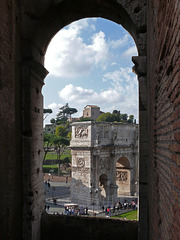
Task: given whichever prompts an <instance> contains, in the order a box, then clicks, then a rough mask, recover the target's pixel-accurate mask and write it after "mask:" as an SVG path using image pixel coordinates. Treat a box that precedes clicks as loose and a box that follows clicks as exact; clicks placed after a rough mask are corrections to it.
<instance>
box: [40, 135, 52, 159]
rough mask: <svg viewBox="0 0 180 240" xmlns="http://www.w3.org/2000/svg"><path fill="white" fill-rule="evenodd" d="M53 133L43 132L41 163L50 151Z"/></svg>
mask: <svg viewBox="0 0 180 240" xmlns="http://www.w3.org/2000/svg"><path fill="white" fill-rule="evenodd" d="M53 136H54V135H52V134H44V146H43V149H44V156H43V164H44V162H45V159H46V155H47V153H48V152H49V151H50V148H51V146H52V138H53Z"/></svg>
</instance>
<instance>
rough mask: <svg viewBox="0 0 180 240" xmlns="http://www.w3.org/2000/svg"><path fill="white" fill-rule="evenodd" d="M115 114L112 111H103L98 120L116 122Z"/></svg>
mask: <svg viewBox="0 0 180 240" xmlns="http://www.w3.org/2000/svg"><path fill="white" fill-rule="evenodd" d="M114 119H115V117H114V115H113V114H111V113H110V112H107V113H102V114H101V115H100V116H99V117H98V118H97V119H96V122H114Z"/></svg>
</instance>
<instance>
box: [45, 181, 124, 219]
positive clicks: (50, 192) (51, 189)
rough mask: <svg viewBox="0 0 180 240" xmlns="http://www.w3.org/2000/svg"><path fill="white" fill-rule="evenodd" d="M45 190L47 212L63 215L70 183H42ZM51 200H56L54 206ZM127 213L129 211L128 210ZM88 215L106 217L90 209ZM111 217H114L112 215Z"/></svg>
mask: <svg viewBox="0 0 180 240" xmlns="http://www.w3.org/2000/svg"><path fill="white" fill-rule="evenodd" d="M44 188H45V200H46V206H49V210H47V212H48V213H50V214H54V213H58V214H65V209H64V204H65V203H70V202H71V201H70V183H64V182H50V185H49V186H48V184H47V183H46V184H45V183H44ZM53 198H55V199H56V204H54V202H53ZM128 211H129V210H128ZM88 212H89V214H90V215H94V214H95V213H96V216H98V217H106V214H105V212H102V211H101V210H99V211H94V212H93V210H92V209H89V211H88ZM124 212H127V210H121V211H119V212H118V211H117V210H116V212H115V215H118V214H121V213H124ZM112 215H114V214H113V213H112Z"/></svg>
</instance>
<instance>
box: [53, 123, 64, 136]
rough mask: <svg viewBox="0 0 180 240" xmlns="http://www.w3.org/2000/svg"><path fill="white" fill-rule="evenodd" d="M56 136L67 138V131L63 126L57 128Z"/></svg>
mask: <svg viewBox="0 0 180 240" xmlns="http://www.w3.org/2000/svg"><path fill="white" fill-rule="evenodd" d="M55 135H56V136H59V137H66V136H67V130H66V128H65V127H64V126H63V125H60V126H58V127H57V128H56V131H55Z"/></svg>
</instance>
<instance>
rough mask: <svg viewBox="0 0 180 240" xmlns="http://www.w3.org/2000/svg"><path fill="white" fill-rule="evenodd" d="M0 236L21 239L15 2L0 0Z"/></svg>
mask: <svg viewBox="0 0 180 240" xmlns="http://www.w3.org/2000/svg"><path fill="white" fill-rule="evenodd" d="M0 9H1V14H0V23H1V26H0V206H1V213H0V239H2V240H7V239H17V240H19V239H21V233H22V229H21V222H22V219H21V207H22V198H21V197H22V194H21V191H22V190H21V154H22V153H21V151H22V149H21V130H20V129H21V127H20V126H21V106H20V103H21V100H20V98H21V91H20V86H21V82H20V67H19V66H20V26H19V23H20V8H19V1H15V0H14V1H13V0H8V1H7V0H1V1H0Z"/></svg>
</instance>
